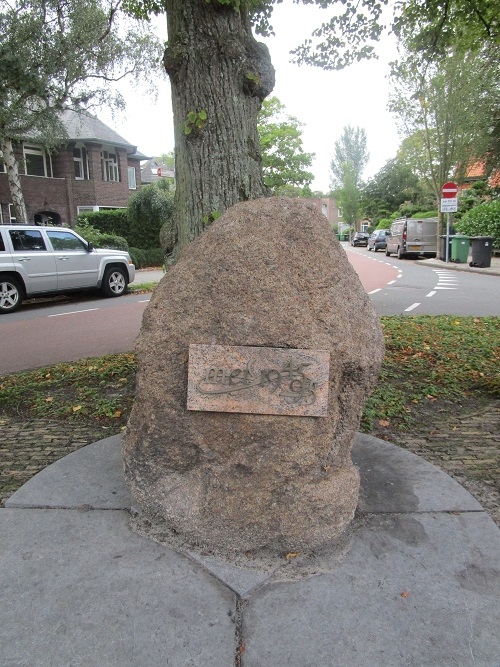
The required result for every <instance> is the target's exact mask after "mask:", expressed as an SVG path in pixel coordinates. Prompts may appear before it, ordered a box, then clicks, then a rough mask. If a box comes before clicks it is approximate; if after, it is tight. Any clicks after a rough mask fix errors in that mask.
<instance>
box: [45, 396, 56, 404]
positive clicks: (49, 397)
mask: <svg viewBox="0 0 500 667" xmlns="http://www.w3.org/2000/svg"><path fill="white" fill-rule="evenodd" d="M45 400H46V401H47V403H50V402H51V401H53V400H54V399H53V398H52V396H47V398H46V399H45Z"/></svg>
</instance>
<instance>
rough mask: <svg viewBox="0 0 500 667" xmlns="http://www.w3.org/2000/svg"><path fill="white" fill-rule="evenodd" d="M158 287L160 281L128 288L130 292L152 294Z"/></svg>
mask: <svg viewBox="0 0 500 667" xmlns="http://www.w3.org/2000/svg"><path fill="white" fill-rule="evenodd" d="M157 285H158V281H157V280H155V281H152V282H149V283H139V284H138V285H136V284H135V283H134V284H131V285H129V286H128V287H127V291H128V292H131V293H133V292H152V291H153V290H154V288H155V287H156V286H157Z"/></svg>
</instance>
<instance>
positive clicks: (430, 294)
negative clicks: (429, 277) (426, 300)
mask: <svg viewBox="0 0 500 667" xmlns="http://www.w3.org/2000/svg"><path fill="white" fill-rule="evenodd" d="M434 294H436V292H435V290H433V291H432V292H429V294H426V296H434Z"/></svg>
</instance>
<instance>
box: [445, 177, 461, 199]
mask: <svg viewBox="0 0 500 667" xmlns="http://www.w3.org/2000/svg"><path fill="white" fill-rule="evenodd" d="M457 192H458V185H457V184H456V183H452V182H451V181H450V182H449V183H445V184H444V185H443V187H442V188H441V195H442V197H443V199H453V198H454V197H456V196H457Z"/></svg>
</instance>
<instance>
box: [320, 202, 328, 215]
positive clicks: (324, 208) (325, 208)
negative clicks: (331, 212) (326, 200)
mask: <svg viewBox="0 0 500 667" xmlns="http://www.w3.org/2000/svg"><path fill="white" fill-rule="evenodd" d="M321 213H323V215H324V216H326V217H327V218H328V204H321Z"/></svg>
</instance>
